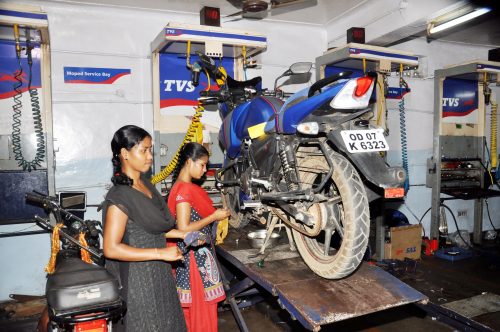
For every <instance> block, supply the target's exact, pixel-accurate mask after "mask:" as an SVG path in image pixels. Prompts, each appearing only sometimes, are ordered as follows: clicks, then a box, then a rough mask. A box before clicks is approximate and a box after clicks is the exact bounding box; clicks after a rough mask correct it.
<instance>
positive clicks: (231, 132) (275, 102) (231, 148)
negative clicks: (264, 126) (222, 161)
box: [219, 96, 283, 158]
mask: <svg viewBox="0 0 500 332" xmlns="http://www.w3.org/2000/svg"><path fill="white" fill-rule="evenodd" d="M282 104H283V102H282V101H281V100H280V99H278V98H274V97H269V96H259V97H257V98H255V99H252V100H251V101H249V102H246V103H244V104H242V105H240V106H238V107H236V108H235V109H234V111H233V112H231V113H230V114H229V115H228V116H227V117H226V118H225V119H224V121H223V123H222V126H221V129H220V131H219V141H220V142H221V145H222V146H223V147H224V149H225V150H226V151H227V155H228V156H229V157H230V158H235V157H237V156H238V154H239V152H240V145H241V141H242V140H243V139H245V138H248V137H249V134H248V128H249V127H252V126H254V125H257V124H259V123H263V122H268V121H270V120H272V119H273V118H274V116H275V115H276V114H277V113H278V112H279V110H280V108H281V106H282Z"/></svg>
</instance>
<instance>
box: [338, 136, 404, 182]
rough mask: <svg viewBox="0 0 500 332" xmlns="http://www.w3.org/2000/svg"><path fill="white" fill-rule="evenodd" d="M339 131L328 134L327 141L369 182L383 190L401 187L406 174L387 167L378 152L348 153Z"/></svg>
mask: <svg viewBox="0 0 500 332" xmlns="http://www.w3.org/2000/svg"><path fill="white" fill-rule="evenodd" d="M340 130H341V129H337V130H333V131H331V132H329V133H328V139H329V140H330V141H331V142H332V144H333V145H335V146H336V147H337V148H338V149H339V150H340V151H342V152H343V153H344V154H345V155H346V156H347V158H349V160H351V161H352V162H353V164H354V165H355V166H356V168H357V169H358V171H360V172H361V173H362V174H363V175H364V177H365V178H366V179H367V180H368V181H369V182H371V183H373V184H374V185H376V186H377V187H380V188H384V189H385V188H396V187H402V186H403V184H404V181H405V179H406V172H405V171H404V169H403V168H402V167H397V166H396V167H390V166H387V164H386V163H385V161H384V159H383V158H382V157H381V156H380V154H379V153H378V152H363V153H350V152H349V151H347V148H346V146H345V144H344V141H343V140H342V137H341V135H340Z"/></svg>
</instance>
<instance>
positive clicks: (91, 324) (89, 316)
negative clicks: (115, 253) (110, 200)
mask: <svg viewBox="0 0 500 332" xmlns="http://www.w3.org/2000/svg"><path fill="white" fill-rule="evenodd" d="M26 201H28V202H29V203H30V204H37V205H41V206H43V207H44V208H45V210H46V211H47V212H48V213H49V214H53V216H54V218H55V219H56V223H57V225H60V227H58V229H57V232H58V234H59V235H60V240H61V244H62V245H61V249H60V250H59V252H58V253H57V258H56V265H55V271H54V273H52V274H49V275H48V277H47V284H46V288H45V295H46V299H47V308H46V312H45V313H44V314H42V318H41V319H40V322H39V324H38V330H39V331H45V330H47V331H53V332H56V331H58V332H62V331H81V332H83V331H92V332H108V331H112V324H113V322H116V321H118V320H119V319H120V318H121V317H122V316H123V315H124V313H125V311H126V304H125V302H124V301H123V300H122V299H121V297H120V295H119V291H118V281H117V279H116V278H115V277H114V276H113V275H111V274H110V273H109V272H108V271H107V270H106V269H105V268H104V267H103V265H104V256H103V254H102V250H101V248H100V240H99V239H100V235H102V231H101V229H100V226H101V225H100V222H99V221H95V220H83V219H81V218H79V217H77V216H75V215H73V214H72V213H70V212H68V211H66V210H64V209H62V208H61V207H60V205H59V204H58V202H57V198H55V197H50V196H45V195H40V194H38V193H36V194H35V193H27V194H26ZM34 219H35V220H36V222H37V224H38V225H39V226H40V227H42V228H44V229H51V230H53V229H54V226H53V225H52V224H51V223H50V220H49V218H42V217H40V216H38V215H35V216H34ZM53 236H54V233H53ZM82 236H83V237H84V239H85V241H84V242H83V243H84V244H82V241H81V240H79V239H80V238H81V237H82ZM52 245H54V239H53V241H52ZM82 250H84V251H86V252H88V253H89V254H90V257H91V262H90V263H87V262H84V261H83V260H82V256H84V255H86V254H85V253H82ZM53 254H54V253H53ZM88 260H89V261H90V259H88ZM47 314H48V317H47Z"/></svg>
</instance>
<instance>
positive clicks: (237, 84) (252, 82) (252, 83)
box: [226, 76, 262, 89]
mask: <svg viewBox="0 0 500 332" xmlns="http://www.w3.org/2000/svg"><path fill="white" fill-rule="evenodd" d="M226 82H227V87H228V88H229V89H241V88H246V87H253V88H257V85H259V84H260V83H261V82H262V77H260V76H257V77H254V78H252V79H249V80H246V81H237V80H235V79H234V78H232V77H231V76H228V77H227V79H226Z"/></svg>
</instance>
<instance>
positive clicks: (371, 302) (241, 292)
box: [216, 229, 427, 331]
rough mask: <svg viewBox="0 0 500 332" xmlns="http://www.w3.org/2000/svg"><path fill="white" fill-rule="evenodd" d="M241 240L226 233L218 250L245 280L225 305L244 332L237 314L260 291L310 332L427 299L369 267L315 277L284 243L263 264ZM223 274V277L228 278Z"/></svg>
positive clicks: (255, 299) (230, 289)
mask: <svg viewBox="0 0 500 332" xmlns="http://www.w3.org/2000/svg"><path fill="white" fill-rule="evenodd" d="M240 237H241V236H240V235H238V234H237V232H236V231H235V230H234V229H230V231H229V234H228V237H227V238H226V239H225V241H224V244H222V245H219V246H217V247H216V251H217V255H218V257H219V262H220V263H221V265H222V266H223V267H224V266H225V267H227V268H226V270H230V269H232V270H234V269H236V270H237V271H238V275H241V274H243V275H244V277H242V280H240V281H238V282H236V283H234V285H233V286H231V287H228V290H227V298H228V302H229V305H230V307H231V310H232V311H233V314H234V317H235V318H236V321H237V323H238V325H239V326H240V329H241V330H242V331H248V327H247V326H246V324H245V321H244V319H243V316H242V315H241V312H240V309H241V307H243V306H248V305H252V304H254V303H256V302H258V301H260V300H261V298H260V297H256V295H258V293H259V292H261V291H267V292H269V293H270V294H272V295H273V296H275V297H276V301H277V302H278V303H279V304H280V306H281V307H282V308H283V309H285V310H286V311H287V312H288V313H289V314H290V315H291V316H292V319H297V321H299V322H300V323H301V324H302V325H303V326H304V327H305V328H307V329H309V330H311V331H318V330H319V329H320V328H321V326H322V325H326V324H330V323H333V322H337V321H341V320H345V319H348V318H352V317H357V316H361V315H365V314H368V313H372V312H377V311H381V310H385V309H388V308H393V307H397V306H400V305H404V304H408V303H413V302H417V301H426V300H427V298H426V297H425V296H424V295H423V294H421V293H420V292H418V291H416V290H414V289H413V288H411V287H409V286H408V285H406V284H405V283H403V282H401V281H400V280H399V279H397V278H395V277H393V276H392V275H390V274H389V273H387V272H385V271H383V270H382V269H380V268H378V267H375V266H371V265H369V264H362V265H361V266H360V268H359V269H358V270H357V271H356V272H355V273H354V274H352V275H351V276H349V277H347V278H344V279H340V280H328V279H324V278H321V277H318V276H316V275H315V274H314V273H313V272H312V271H311V270H310V269H309V267H307V265H305V263H304V262H303V261H302V259H301V258H300V257H299V256H298V254H297V253H296V252H290V250H289V246H288V245H287V244H283V245H279V246H277V247H274V248H272V249H268V252H267V254H269V255H268V256H267V258H266V259H265V263H264V264H262V263H261V256H260V255H257V256H255V254H258V252H259V249H250V248H249V245H248V243H246V241H244V239H240ZM237 238H238V239H240V240H239V241H238V242H236V241H235V239H237ZM221 270H222V269H221ZM225 274H226V277H227V276H228V275H227V274H228V273H227V272H225ZM226 280H227V278H226ZM368 285H369V287H367V286H368ZM248 295H252V296H253V297H252V299H251V300H250V301H240V302H239V304H238V301H237V299H243V298H244V297H246V296H248Z"/></svg>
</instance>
